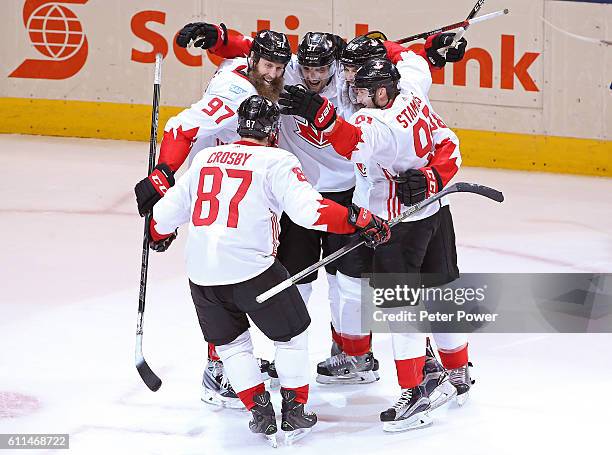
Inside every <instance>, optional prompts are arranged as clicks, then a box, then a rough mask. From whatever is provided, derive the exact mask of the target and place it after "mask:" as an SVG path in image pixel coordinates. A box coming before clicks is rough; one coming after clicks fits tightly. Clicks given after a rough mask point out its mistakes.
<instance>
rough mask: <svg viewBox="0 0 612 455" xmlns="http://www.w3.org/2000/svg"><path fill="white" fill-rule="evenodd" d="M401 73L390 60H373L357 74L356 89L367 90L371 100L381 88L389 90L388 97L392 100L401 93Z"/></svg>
mask: <svg viewBox="0 0 612 455" xmlns="http://www.w3.org/2000/svg"><path fill="white" fill-rule="evenodd" d="M399 80H400V73H399V71H398V70H397V68H396V67H395V65H394V64H393V63H391V61H390V60H388V59H386V58H373V59H371V60H369V61H367V62H366V63H365V64H364V65H363V66H362V67H361V68H359V69H358V70H357V73H355V88H357V89H359V88H367V89H368V93H369V96H370V98H374V96H375V95H376V90H378V89H379V88H380V87H384V88H386V89H387V96H388V97H389V98H390V99H392V98H395V96H397V94H398V93H399V87H398V81H399Z"/></svg>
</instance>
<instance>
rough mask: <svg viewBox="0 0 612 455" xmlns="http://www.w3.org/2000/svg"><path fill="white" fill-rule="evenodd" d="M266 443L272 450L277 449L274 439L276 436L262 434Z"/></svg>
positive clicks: (276, 442)
mask: <svg viewBox="0 0 612 455" xmlns="http://www.w3.org/2000/svg"><path fill="white" fill-rule="evenodd" d="M264 436H265V438H266V441H267V443H268V444H270V445H271V446H272V448H274V449H276V448H277V447H278V441H277V439H276V434H264Z"/></svg>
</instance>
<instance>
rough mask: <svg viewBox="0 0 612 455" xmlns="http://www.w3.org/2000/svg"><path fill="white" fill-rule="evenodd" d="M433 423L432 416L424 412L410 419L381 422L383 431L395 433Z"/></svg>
mask: <svg viewBox="0 0 612 455" xmlns="http://www.w3.org/2000/svg"><path fill="white" fill-rule="evenodd" d="M432 423H433V421H432V418H431V417H430V416H429V415H427V414H426V413H419V414H415V415H414V416H412V417H411V418H410V419H405V420H396V421H393V422H383V431H387V432H389V433H397V432H400V431H410V430H416V429H419V428H425V427H428V426H430V425H431V424H432Z"/></svg>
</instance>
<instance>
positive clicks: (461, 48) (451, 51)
mask: <svg viewBox="0 0 612 455" xmlns="http://www.w3.org/2000/svg"><path fill="white" fill-rule="evenodd" d="M466 47H467V40H466V39H465V38H461V39H460V40H459V45H458V46H457V48H456V49H455V48H454V47H449V48H448V50H447V51H446V61H447V62H450V63H455V62H459V61H461V60H463V57H464V56H465V48H466Z"/></svg>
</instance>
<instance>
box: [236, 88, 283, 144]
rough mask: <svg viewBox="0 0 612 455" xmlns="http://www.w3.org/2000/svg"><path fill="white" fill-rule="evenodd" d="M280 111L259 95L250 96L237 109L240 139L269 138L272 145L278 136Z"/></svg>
mask: <svg viewBox="0 0 612 455" xmlns="http://www.w3.org/2000/svg"><path fill="white" fill-rule="evenodd" d="M279 119H280V110H279V109H278V106H277V105H276V104H274V103H273V102H272V101H270V100H269V99H267V98H265V97H263V96H261V95H252V96H249V97H248V98H247V99H246V100H244V101H243V102H242V103H241V104H240V107H238V130H237V131H238V134H239V135H240V137H254V138H257V139H265V138H269V139H270V142H271V143H274V142H275V140H276V136H277V135H278V127H279V123H278V122H279Z"/></svg>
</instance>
